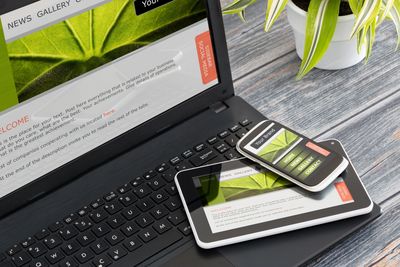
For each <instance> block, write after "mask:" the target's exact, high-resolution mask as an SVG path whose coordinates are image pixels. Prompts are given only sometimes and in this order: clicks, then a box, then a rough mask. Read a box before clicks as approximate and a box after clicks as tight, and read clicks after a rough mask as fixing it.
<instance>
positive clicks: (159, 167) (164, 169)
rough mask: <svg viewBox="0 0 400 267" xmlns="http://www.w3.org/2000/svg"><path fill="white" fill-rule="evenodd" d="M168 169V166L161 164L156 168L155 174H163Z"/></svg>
mask: <svg viewBox="0 0 400 267" xmlns="http://www.w3.org/2000/svg"><path fill="white" fill-rule="evenodd" d="M168 169H169V166H168V164H167V163H162V164H161V165H160V166H158V167H157V168H156V170H157V172H159V173H163V172H165V171H166V170H168Z"/></svg>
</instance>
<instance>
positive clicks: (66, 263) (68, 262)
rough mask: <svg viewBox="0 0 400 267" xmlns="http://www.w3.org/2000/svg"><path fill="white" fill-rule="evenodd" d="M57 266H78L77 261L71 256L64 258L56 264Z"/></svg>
mask: <svg viewBox="0 0 400 267" xmlns="http://www.w3.org/2000/svg"><path fill="white" fill-rule="evenodd" d="M58 266H59V267H78V266H79V265H78V263H76V261H75V260H74V259H72V258H70V259H64V260H62V261H60V263H59V264H58Z"/></svg>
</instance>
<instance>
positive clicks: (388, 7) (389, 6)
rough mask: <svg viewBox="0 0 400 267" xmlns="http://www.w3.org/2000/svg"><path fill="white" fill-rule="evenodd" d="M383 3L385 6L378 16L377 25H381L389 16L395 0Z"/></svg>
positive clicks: (384, 0) (386, 0) (385, 0)
mask: <svg viewBox="0 0 400 267" xmlns="http://www.w3.org/2000/svg"><path fill="white" fill-rule="evenodd" d="M383 2H384V3H385V5H384V7H383V11H382V12H381V14H380V15H379V20H378V24H381V23H382V22H383V21H384V19H385V18H386V17H387V16H388V15H389V13H390V10H391V9H392V7H393V3H394V2H395V0H383Z"/></svg>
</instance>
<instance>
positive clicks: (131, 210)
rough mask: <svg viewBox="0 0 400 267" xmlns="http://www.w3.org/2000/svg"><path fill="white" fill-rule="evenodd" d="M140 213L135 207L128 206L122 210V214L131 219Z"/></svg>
mask: <svg viewBox="0 0 400 267" xmlns="http://www.w3.org/2000/svg"><path fill="white" fill-rule="evenodd" d="M139 214H140V212H139V210H138V209H137V208H135V207H129V208H127V209H125V210H124V211H123V212H122V216H124V217H125V219H127V220H129V221H130V220H132V219H134V218H135V217H136V216H138V215H139Z"/></svg>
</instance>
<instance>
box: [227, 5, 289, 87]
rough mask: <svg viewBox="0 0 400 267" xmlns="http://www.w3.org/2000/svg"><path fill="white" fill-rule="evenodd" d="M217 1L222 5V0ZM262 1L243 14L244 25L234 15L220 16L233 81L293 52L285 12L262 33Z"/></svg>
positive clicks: (263, 7)
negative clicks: (269, 29) (268, 29)
mask: <svg viewBox="0 0 400 267" xmlns="http://www.w3.org/2000/svg"><path fill="white" fill-rule="evenodd" d="M221 2H224V1H223V0H222V1H221ZM265 3H266V2H265V1H263V0H262V1H261V0H260V1H257V3H256V4H254V5H253V6H250V7H249V8H248V10H247V12H246V18H247V23H243V22H242V21H241V20H240V19H239V17H237V16H235V15H226V16H224V24H225V31H226V35H227V42H228V50H229V56H230V61H231V66H234V67H233V68H232V75H233V79H234V80H236V79H239V78H240V77H242V76H244V75H246V74H248V73H249V72H251V71H253V70H255V69H257V68H260V67H261V66H264V65H265V64H268V63H270V62H272V61H274V60H276V59H277V58H279V57H282V56H284V55H286V54H287V53H289V52H292V51H294V49H295V45H294V37H293V33H292V29H291V27H290V25H289V24H288V22H287V18H286V11H284V12H283V14H282V15H281V16H280V18H279V19H278V20H277V21H276V23H275V25H274V27H273V28H272V29H271V31H270V32H268V33H266V32H264V20H265V10H266V6H265Z"/></svg>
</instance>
